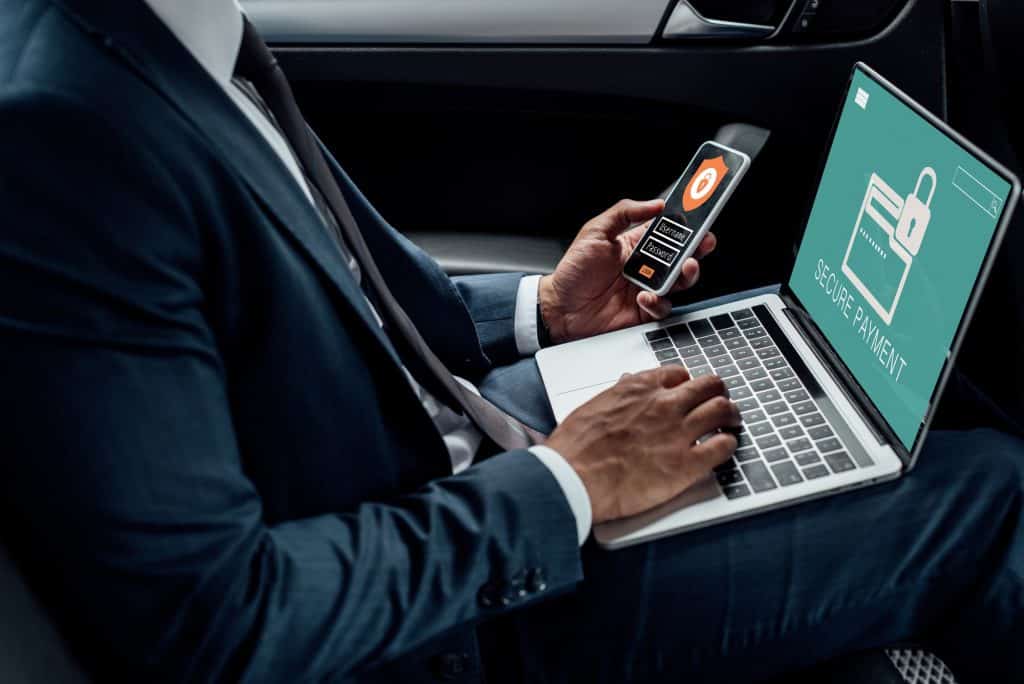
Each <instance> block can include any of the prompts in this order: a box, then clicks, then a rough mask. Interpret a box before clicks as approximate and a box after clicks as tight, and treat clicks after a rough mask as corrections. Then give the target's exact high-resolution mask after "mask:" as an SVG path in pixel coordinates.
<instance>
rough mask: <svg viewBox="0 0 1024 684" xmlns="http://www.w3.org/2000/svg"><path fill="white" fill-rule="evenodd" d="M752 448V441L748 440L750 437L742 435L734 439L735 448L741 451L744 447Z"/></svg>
mask: <svg viewBox="0 0 1024 684" xmlns="http://www.w3.org/2000/svg"><path fill="white" fill-rule="evenodd" d="M749 446H754V440H753V439H751V438H750V435H748V434H746V433H744V434H741V435H740V436H739V437H737V438H736V448H737V449H742V448H744V447H749Z"/></svg>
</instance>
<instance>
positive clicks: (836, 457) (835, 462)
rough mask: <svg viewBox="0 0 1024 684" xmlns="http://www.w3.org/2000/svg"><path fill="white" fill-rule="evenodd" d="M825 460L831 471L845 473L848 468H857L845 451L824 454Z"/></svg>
mask: <svg viewBox="0 0 1024 684" xmlns="http://www.w3.org/2000/svg"><path fill="white" fill-rule="evenodd" d="M825 462H826V463H828V467H829V468H831V469H832V472H833V473H845V472H846V471H848V470H855V469H856V468H857V466H856V465H854V463H853V461H851V460H850V457H849V456H847V455H846V452H845V451H836V452H834V453H831V454H825Z"/></svg>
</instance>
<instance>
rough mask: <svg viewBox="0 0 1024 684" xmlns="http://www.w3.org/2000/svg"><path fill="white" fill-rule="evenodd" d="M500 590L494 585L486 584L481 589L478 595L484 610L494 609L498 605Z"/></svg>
mask: <svg viewBox="0 0 1024 684" xmlns="http://www.w3.org/2000/svg"><path fill="white" fill-rule="evenodd" d="M497 593H498V590H497V587H495V586H494V585H493V584H485V585H484V586H482V587H480V591H479V592H478V593H477V595H476V598H477V601H479V602H480V605H481V606H483V607H484V608H493V607H494V606H496V605H497V604H498V596H497Z"/></svg>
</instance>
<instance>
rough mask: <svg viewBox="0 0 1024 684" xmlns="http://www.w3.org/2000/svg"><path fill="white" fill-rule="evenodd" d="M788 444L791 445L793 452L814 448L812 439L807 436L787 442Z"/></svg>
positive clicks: (790, 448)
mask: <svg viewBox="0 0 1024 684" xmlns="http://www.w3.org/2000/svg"><path fill="white" fill-rule="evenodd" d="M786 446H787V447H789V450H790V451H792V452H793V453H796V452H797V451H807V450H808V449H811V448H813V447H812V446H811V440H809V439H807V438H806V437H801V438H800V439H794V440H793V441H791V442H786Z"/></svg>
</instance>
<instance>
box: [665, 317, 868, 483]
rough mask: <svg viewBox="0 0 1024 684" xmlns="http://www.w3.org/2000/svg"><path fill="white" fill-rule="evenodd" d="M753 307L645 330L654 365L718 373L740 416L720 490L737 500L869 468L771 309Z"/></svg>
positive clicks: (695, 374) (694, 374)
mask: <svg viewBox="0 0 1024 684" xmlns="http://www.w3.org/2000/svg"><path fill="white" fill-rule="evenodd" d="M754 308H755V309H757V310H758V311H757V313H755V311H754V310H752V309H740V310H738V311H732V312H730V313H725V314H720V315H717V316H712V317H711V318H707V319H701V320H695V321H689V322H687V323H679V324H677V325H673V326H670V327H667V328H663V329H661V330H654V331H651V332H649V333H646V334H645V335H646V338H647V342H648V344H649V345H650V348H651V351H652V352H653V353H654V355H655V356H656V357H657V359H658V362H659V363H660V364H661V365H663V366H666V365H671V364H675V365H680V366H685V367H686V368H687V370H689V372H690V376H691V377H694V378H698V377H700V376H702V375H709V374H715V375H718V376H719V377H721V378H722V380H723V381H724V382H725V385H726V387H728V388H729V395H730V397H731V398H732V399H733V401H735V402H736V405H737V406H738V407H739V409H740V412H741V413H742V415H743V425H742V427H741V428H740V432H739V435H738V437H737V440H738V446H737V448H736V453H735V454H734V455H733V457H732V458H730V459H729V460H728V461H726V462H725V463H723V464H722V465H720V466H718V467H717V468H716V469H715V474H716V477H717V478H718V484H719V485H720V486H721V488H722V493H723V494H724V495H725V496H726V497H728V498H730V499H739V498H742V497H745V496H750V495H752V494H758V493H762V492H767V491H771V490H774V489H778V488H779V487H790V486H793V485H797V484H800V483H801V482H806V481H808V480H816V479H819V478H823V477H829V476H831V475H834V474H837V473H844V472H848V471H851V470H855V469H857V468H858V467H868V466H871V465H873V461H871V459H870V457H869V456H867V454H866V453H864V452H863V450H862V449H860V448H859V445H856V447H855V448H850V447H853V446H854V445H853V444H851V441H852V437H851V436H850V435H849V433H848V431H847V429H846V427H845V425H840V424H839V422H840V421H839V420H838V417H837V416H835V409H834V407H832V405H831V402H830V401H829V400H828V398H827V397H825V395H824V393H823V392H822V391H821V388H820V386H819V385H818V384H817V382H816V381H815V380H814V378H813V377H812V376H811V375H810V373H809V372H808V371H807V369H806V367H805V366H804V365H803V363H802V362H800V360H799V357H798V356H797V355H796V352H795V351H794V350H793V349H792V347H791V346H790V344H789V341H788V340H786V339H785V337H784V335H783V334H782V332H781V330H779V329H778V327H777V325H776V324H775V321H774V320H772V319H771V314H769V313H768V311H767V309H766V308H764V307H762V306H758V307H754ZM762 309H763V310H762ZM794 365H795V366H797V367H796V368H794ZM841 435H842V436H841ZM848 444H849V445H850V446H849V447H848V446H847V445H848Z"/></svg>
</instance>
